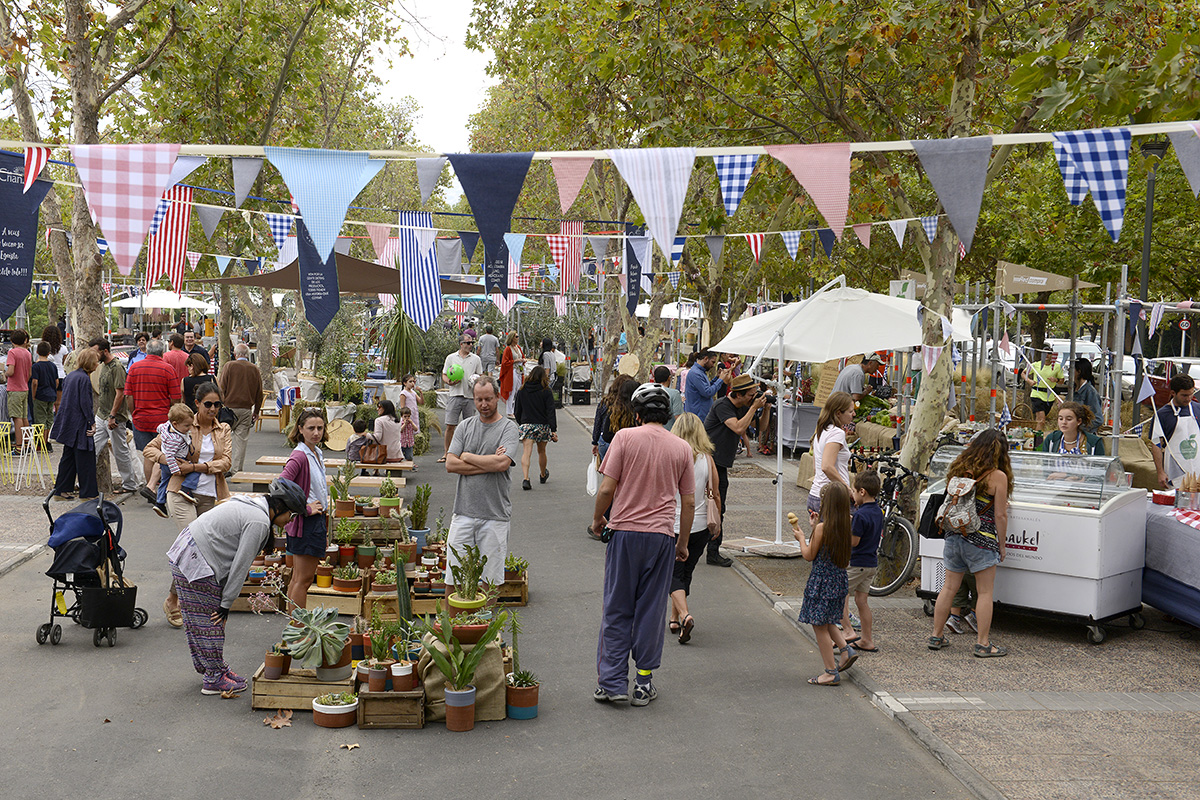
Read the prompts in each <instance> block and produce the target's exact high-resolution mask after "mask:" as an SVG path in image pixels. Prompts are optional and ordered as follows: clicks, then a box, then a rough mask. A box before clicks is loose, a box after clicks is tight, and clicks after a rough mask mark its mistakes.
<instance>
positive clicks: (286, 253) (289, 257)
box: [258, 236, 300, 269]
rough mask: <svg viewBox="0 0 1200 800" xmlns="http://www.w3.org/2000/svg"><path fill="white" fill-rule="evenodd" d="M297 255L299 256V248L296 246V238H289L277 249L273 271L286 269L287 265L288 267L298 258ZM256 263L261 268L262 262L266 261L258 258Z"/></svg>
mask: <svg viewBox="0 0 1200 800" xmlns="http://www.w3.org/2000/svg"><path fill="white" fill-rule="evenodd" d="M299 254H300V251H299V247H298V246H297V244H296V237H295V236H289V237H288V238H287V239H286V240H285V241H284V243H283V247H281V248H279V253H277V254H276V257H275V269H283V268H284V267H286V266H287V265H289V264H291V263H292V262H293V261H295V260H296V259H297V258H298V257H299ZM258 261H259V262H260V263H259V265H258V266H259V267H261V266H262V262H265V261H266V259H263V258H260V259H258Z"/></svg>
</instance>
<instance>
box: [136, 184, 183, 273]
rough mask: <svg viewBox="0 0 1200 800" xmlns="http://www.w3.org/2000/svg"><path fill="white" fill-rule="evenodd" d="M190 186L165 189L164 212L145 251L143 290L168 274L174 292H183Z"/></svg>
mask: <svg viewBox="0 0 1200 800" xmlns="http://www.w3.org/2000/svg"><path fill="white" fill-rule="evenodd" d="M193 192H194V190H193V189H192V187H190V186H173V187H171V188H170V189H168V190H167V194H166V200H167V212H166V214H165V215H164V216H163V220H162V223H161V224H160V225H159V226H158V232H157V233H155V234H154V235H153V236H151V237H150V238H149V249H148V250H147V253H146V284H145V286H146V291H150V290H151V289H153V288H154V286H155V284H157V283H158V279H159V278H161V277H162V276H163V275H167V276H168V277H170V279H171V286H172V288H174V289H175V292H176V293H177V294H180V293H182V292H183V264H184V260H185V257H186V253H187V239H188V228H189V226H190V225H191V222H192V195H193Z"/></svg>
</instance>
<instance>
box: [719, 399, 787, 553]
mask: <svg viewBox="0 0 1200 800" xmlns="http://www.w3.org/2000/svg"><path fill="white" fill-rule="evenodd" d="M768 398H769V399H768ZM774 400H775V398H774V397H773V396H771V395H768V394H766V393H764V392H761V391H758V389H757V384H756V383H755V382H754V379H753V378H751V377H750V376H749V375H739V376H737V377H736V378H734V379H733V383H732V384H730V386H729V394H727V395H726V396H725V397H722V398H721V399H720V400H718V401H717V402H715V403H713V406H712V409H711V410H710V411H709V412H708V417H707V418H706V419H705V420H704V430H705V432H706V433H708V438H709V439H711V440H712V443H713V461H714V462H715V463H716V465H717V489H718V491H719V492H720V494H721V533H720V534H718V535H717V536H716V537H715V538H713V539H710V540H709V542H708V559H707V560H708V563H709V564H713V565H715V566H718V567H728V566H732V565H733V561H732V560H730V559H729V558H726V557H725V556H723V555H721V552H720V548H721V540H722V538H723V536H724V533H725V505H726V503H725V497H726V495H727V494H728V492H729V468H730V467H732V466H733V458H734V456H735V455H737V446H738V442H739V441H741V438H742V436H743V435H745V433H746V430H747V429H748V428H749V427H750V423H751V421H753V419H754V416H755V415H756V414H757V413H758V411H759V409H761V408H762V407H763V406H765V405H766V404H767V403H769V402H774Z"/></svg>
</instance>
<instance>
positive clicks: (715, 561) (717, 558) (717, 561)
mask: <svg viewBox="0 0 1200 800" xmlns="http://www.w3.org/2000/svg"><path fill="white" fill-rule="evenodd" d="M708 563H709V564H712V565H713V566H714V567H732V566H733V559H732V558H727V557H726V556H723V555H721V554H720V553H716V554H714V553H709V554H708Z"/></svg>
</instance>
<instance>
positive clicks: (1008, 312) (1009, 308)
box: [1000, 297, 1017, 319]
mask: <svg viewBox="0 0 1200 800" xmlns="http://www.w3.org/2000/svg"><path fill="white" fill-rule="evenodd" d="M1000 307H1001V308H1003V309H1004V316H1006V317H1008V318H1009V319H1012V318H1013V317H1015V316H1016V315H1017V307H1016V306H1014V305H1013V304H1012V303H1010V302H1008V301H1007V300H1005V299H1004V298H1003V297H1001V298H1000Z"/></svg>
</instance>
